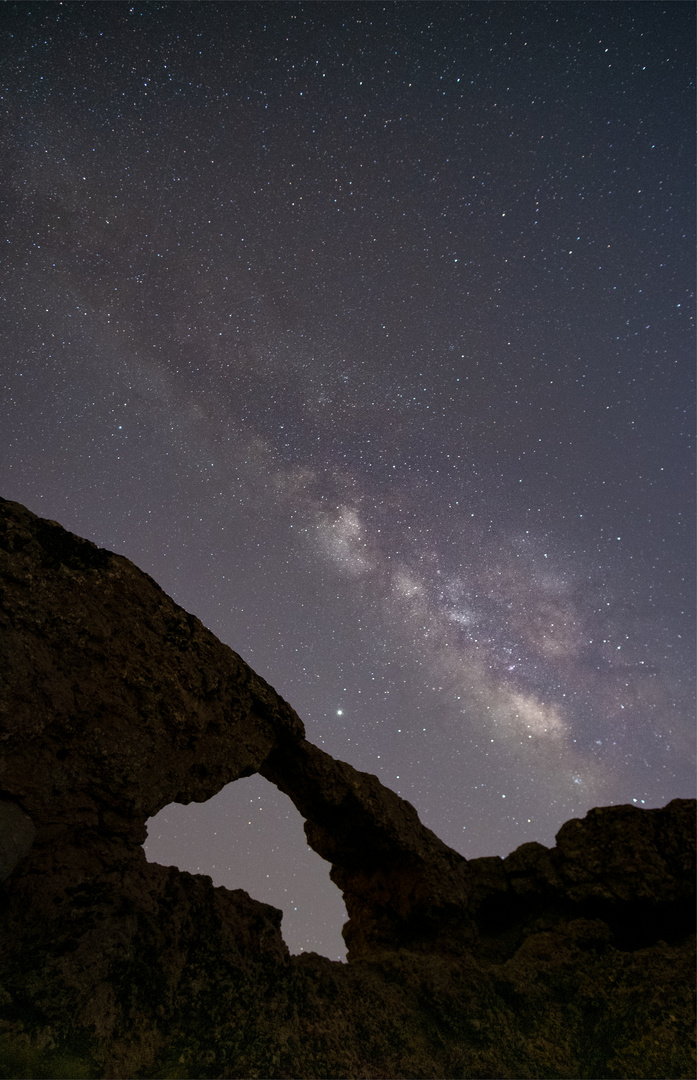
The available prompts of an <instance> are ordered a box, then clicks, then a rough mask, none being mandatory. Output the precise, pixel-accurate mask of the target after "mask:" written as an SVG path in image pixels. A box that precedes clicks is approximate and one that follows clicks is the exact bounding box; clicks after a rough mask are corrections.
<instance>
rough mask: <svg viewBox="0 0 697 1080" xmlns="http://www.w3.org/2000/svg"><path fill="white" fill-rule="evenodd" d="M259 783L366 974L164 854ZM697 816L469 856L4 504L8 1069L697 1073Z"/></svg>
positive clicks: (272, 697) (160, 598)
mask: <svg viewBox="0 0 697 1080" xmlns="http://www.w3.org/2000/svg"><path fill="white" fill-rule="evenodd" d="M255 773H259V774H260V775H261V776H263V777H265V778H266V779H267V780H269V781H271V782H272V783H273V784H275V785H276V786H277V787H278V788H279V789H280V790H281V791H283V792H284V793H285V794H287V795H288V796H289V797H290V799H291V800H292V801H293V803H294V804H295V806H296V807H297V809H298V811H299V812H300V814H301V815H302V817H303V818H304V820H305V823H306V824H305V831H306V835H307V838H308V843H309V844H310V846H311V847H312V848H313V849H314V850H315V851H316V852H317V853H318V854H319V855H321V856H322V858H324V859H325V860H327V862H329V863H330V865H331V877H332V880H333V881H334V882H335V884H336V885H337V886H338V887H339V888H340V890H341V891H342V893H343V896H344V900H345V903H346V908H347V912H348V915H349V919H348V922H347V924H346V927H345V930H344V937H345V940H346V943H347V946H348V960H349V963H348V964H347V965H340V964H334V963H332V962H331V961H329V960H327V959H325V958H324V957H319V956H313V955H308V956H302V957H290V956H289V953H288V949H287V947H286V945H285V943H284V941H283V939H282V936H281V933H280V921H281V912H280V911H278V910H277V909H276V908H274V907H272V906H270V905H268V904H263V903H259V902H258V901H255V900H252V899H250V897H249V896H248V895H247V894H246V893H245V892H243V891H242V890H227V889H222V888H214V887H213V886H212V885H211V883H210V881H209V879H207V878H205V877H201V876H193V875H191V874H187V873H184V872H180V871H178V870H176V869H174V868H171V867H163V866H157V865H155V864H152V863H148V862H147V861H146V858H145V854H144V851H143V848H142V843H143V841H144V839H145V831H146V830H145V822H146V820H147V819H148V818H150V817H152V816H154V815H155V814H157V812H158V811H159V810H160V809H162V807H164V806H166V805H168V804H169V803H171V802H184V803H186V802H191V801H204V800H207V799H209V798H210V797H211V796H212V795H214V794H215V793H216V792H218V791H220V790H221V788H223V787H224V786H225V785H226V784H228V783H230V782H232V781H234V780H237V779H239V778H240V777H247V776H251V775H254V774H255ZM694 814H695V808H694V800H687V799H674V800H673V801H672V802H671V803H669V804H668V805H667V806H665V807H663V808H660V809H658V808H657V809H650V810H640V809H638V808H637V807H634V806H617V807H605V808H598V809H595V810H591V811H590V812H589V813H588V814H587V815H586V817H585V818H584V819H583V820H582V821H581V820H573V821H569V822H567V823H566V824H565V825H564V826H562V828H561V830H560V831H559V833H558V834H557V845H556V847H555V848H552V849H547V848H545V847H542V845H540V844H534V843H533V844H525V845H523V846H522V847H521V848H519V849H518V850H517V851H515V852H513V853H512V854H511V855H509V856H508V857H507V858H506V859H503V860H502V859H499V858H484V859H475V860H472V861H470V862H468V861H467V860H465V859H464V858H463V857H462V856H460V855H459V854H458V853H457V852H455V851H453V850H452V849H451V848H449V847H448V846H447V845H446V844H444V843H442V841H440V840H439V839H438V837H437V836H435V835H434V833H432V832H431V831H430V830H429V829H426V828H425V827H424V826H423V825H422V824H421V822H420V821H419V818H418V816H417V814H416V811H415V810H414V808H413V807H412V806H411V805H410V804H409V803H408V802H406V801H405V800H403V799H401V798H400V797H399V796H398V795H396V794H395V793H394V792H392V791H390V790H389V789H387V788H385V787H384V786H383V785H382V784H381V783H380V782H379V780H378V779H377V778H376V777H375V776H371V775H369V774H367V773H361V772H359V771H358V770H356V769H354V768H353V767H352V766H351V765H348V764H346V763H345V762H341V761H336V760H334V759H333V758H331V757H330V756H329V755H328V754H326V753H325V752H324V751H322V750H320V749H319V748H318V747H316V746H313V745H312V744H311V743H310V742H308V741H307V739H306V738H305V732H304V728H303V725H302V722H301V721H300V719H299V717H298V716H297V715H296V713H295V712H294V711H293V709H292V708H291V707H290V705H288V703H287V702H285V701H284V700H283V699H282V698H281V697H280V696H279V695H278V694H277V693H276V692H275V691H274V690H273V688H272V687H270V686H269V685H268V684H267V683H266V682H265V681H264V680H263V679H261V678H260V677H259V676H258V675H256V674H255V673H254V672H253V671H252V670H251V668H249V667H248V666H247V665H246V664H245V663H244V661H243V660H242V659H241V658H240V657H239V656H238V655H237V654H236V653H234V652H233V651H232V650H231V649H228V648H227V647H226V646H224V645H222V644H221V643H220V642H219V641H218V640H217V639H216V638H215V637H214V636H213V634H211V633H210V632H209V631H208V630H206V629H205V628H204V627H203V626H202V625H201V623H200V622H199V621H198V620H197V619H196V618H194V616H192V615H188V614H187V613H186V612H185V611H183V610H182V609H181V608H179V607H178V606H177V605H176V604H175V603H174V602H173V601H172V600H171V599H170V598H169V597H167V596H166V595H165V593H164V592H163V591H162V590H161V589H160V588H159V587H158V586H157V585H156V583H155V582H154V581H152V579H151V578H149V577H148V576H147V575H146V574H143V573H142V572H141V571H140V570H138V569H137V568H136V567H135V566H133V564H132V563H130V562H128V560H126V559H124V558H122V557H120V556H118V555H114V554H111V553H110V552H107V551H103V550H101V549H99V548H97V547H95V546H94V545H93V544H91V543H89V542H88V541H86V540H82V539H80V538H79V537H75V536H72V535H71V534H70V533H67V532H66V531H65V530H64V529H62V528H61V526H60V525H58V524H56V523H55V522H51V521H44V520H42V519H40V518H38V517H36V516H35V515H34V514H32V513H31V512H30V511H28V510H26V509H25V508H24V507H22V506H19V505H18V504H17V503H10V502H6V501H4V500H0V834H1V835H0V841H2V842H0V868H1V869H2V871H3V873H4V874H5V879H4V881H0V1019H2V1024H3V1027H2V1030H0V1066H2V1068H4V1069H5V1072H6V1073H7V1075H19V1073H18V1071H16V1070H15V1071H13V1069H12V1068H11V1067H10V1066H8V1067H5V1065H3V1063H2V1058H3V1055H4V1054H5V1052H6V1051H7V1052H8V1053H10V1052H11V1053H13V1054H15V1058H13V1059H12V1060H19V1059H18V1058H17V1055H19V1058H21V1060H23V1061H29V1057H27V1055H28V1054H29V1053H30V1051H31V1053H33V1054H34V1055H35V1056H34V1058H33V1059H32V1060H33V1061H34V1062H35V1068H34V1067H33V1066H32V1068H33V1069H34V1071H33V1072H31V1073H27V1072H26V1069H25V1075H57V1074H58V1075H67V1073H68V1072H69V1073H70V1074H71V1075H77V1070H76V1069H73V1068H72V1066H71V1067H70V1068H68V1067H67V1066H66V1060H67V1059H65V1057H64V1058H62V1059H61V1060H58V1058H56V1054H59V1051H60V1053H63V1049H66V1052H67V1051H70V1053H71V1054H73V1052H74V1053H77V1054H78V1056H79V1057H80V1061H81V1062H83V1064H84V1068H83V1066H82V1065H81V1070H82V1071H81V1075H101V1076H108V1077H119V1076H140V1075H143V1076H146V1075H167V1076H170V1075H188V1074H190V1075H194V1076H199V1077H202V1076H210V1077H220V1076H249V1075H262V1076H269V1077H271V1076H275V1077H282V1076H288V1075H296V1076H308V1077H310V1076H327V1075H333V1076H346V1077H350V1076H366V1075H379V1076H385V1077H397V1076H403V1075H429V1076H441V1075H448V1076H452V1075H462V1076H504V1075H531V1076H533V1075H552V1074H554V1075H562V1074H563V1075H566V1076H599V1075H645V1076H659V1075H670V1076H676V1077H677V1076H692V1075H694V1062H693V1061H692V1059H691V1057H690V1053H689V1050H688V1049H686V1048H687V1047H688V1046H689V1043H690V1038H691V1034H692V1031H693V1021H694V1012H693V1006H692V1003H691V1002H692V991H693V988H694V979H693V975H694V957H693V950H694V872H695V871H694ZM691 935H692V936H691ZM629 991H631V992H629ZM667 1017H668V1018H669V1021H668V1020H667V1019H666V1018H667ZM647 1032H649V1033H650V1037H648V1038H647V1035H646V1033H647ZM501 1033H505V1036H502V1034H501ZM61 1048H62V1049H61ZM71 1048H72V1049H71ZM49 1051H50V1053H49ZM37 1054H38V1055H39V1057H36V1055H37ZM46 1054H49V1057H48V1058H47V1057H46ZM51 1054H53V1057H51ZM22 1055H24V1057H22ZM42 1055H43V1056H42ZM49 1059H50V1060H49ZM8 1060H10V1059H9V1058H8ZM70 1060H71V1061H72V1060H73V1058H71V1059H70ZM23 1068H24V1066H23ZM26 1068H29V1065H27V1066H26Z"/></svg>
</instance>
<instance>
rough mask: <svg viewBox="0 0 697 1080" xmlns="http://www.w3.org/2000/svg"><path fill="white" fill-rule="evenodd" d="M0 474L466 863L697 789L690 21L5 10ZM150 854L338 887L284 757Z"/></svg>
mask: <svg viewBox="0 0 697 1080" xmlns="http://www.w3.org/2000/svg"><path fill="white" fill-rule="evenodd" d="M0 30H1V31H2V43H3V44H2V48H3V56H4V59H3V66H2V69H3V72H4V75H3V78H4V80H5V84H4V88H3V99H4V106H5V112H6V116H7V117H8V118H9V122H6V124H5V125H4V134H3V135H2V149H3V170H4V174H5V177H6V180H5V185H4V193H5V198H6V203H8V204H9V213H8V215H7V217H8V223H9V224H8V228H7V233H6V237H5V240H6V243H5V244H4V247H5V252H4V256H5V261H4V270H3V289H2V310H3V324H2V335H3V352H2V399H1V402H2V421H1V423H2V429H1V433H0V434H1V439H2V458H1V460H0V475H1V479H2V487H1V491H2V495H3V496H4V497H6V498H11V499H16V500H18V501H20V502H22V503H25V504H26V505H28V506H29V507H30V509H32V510H33V511H35V512H36V513H39V514H41V515H43V516H46V517H50V518H54V519H56V520H58V521H60V522H61V524H63V525H65V526H66V527H67V528H69V529H71V530H73V531H74V532H77V533H79V534H80V535H83V536H87V537H89V538H90V539H92V540H94V541H95V542H96V543H98V544H100V545H103V546H106V547H108V548H110V549H113V550H115V551H118V552H121V553H122V554H124V555H126V556H128V557H129V558H130V559H132V560H133V561H134V562H135V563H136V564H137V565H138V566H140V567H142V568H143V569H144V570H146V571H147V572H148V573H150V574H151V575H152V576H153V577H154V578H155V579H156V580H157V581H158V582H159V583H160V584H161V585H162V586H163V587H164V588H165V589H166V591H167V592H168V593H170V595H172V596H173V597H174V599H175V600H176V601H177V602H178V603H180V604H182V605H183V606H184V607H185V608H187V609H188V610H190V611H192V612H194V613H195V614H196V615H198V616H199V617H200V618H201V619H202V621H203V622H204V623H205V624H206V625H207V626H208V627H210V628H211V629H212V630H213V631H214V632H215V633H216V634H217V635H218V636H219V637H220V638H221V639H222V640H223V641H225V642H226V643H227V644H229V645H230V646H231V647H232V648H234V649H235V650H236V651H237V652H239V653H240V654H241V655H242V656H243V657H244V658H245V659H246V660H247V661H248V662H249V663H250V664H251V665H252V667H254V668H255V670H256V671H258V672H259V674H260V675H262V676H263V677H264V678H266V679H267V680H268V681H269V682H270V683H272V685H273V686H274V687H275V688H276V689H277V690H278V691H279V692H280V693H281V694H282V695H283V696H284V697H285V698H287V699H288V700H289V701H290V702H291V704H292V705H293V706H294V707H295V708H296V709H297V711H298V712H299V714H300V715H301V717H302V718H303V720H304V721H305V723H306V726H307V732H308V737H309V738H310V739H311V740H312V741H314V742H316V743H317V744H318V745H320V746H322V747H324V748H325V749H326V750H328V751H329V752H330V753H332V754H334V755H335V756H336V757H339V758H341V759H344V760H347V761H349V762H351V764H353V765H355V766H356V767H357V768H359V769H364V770H366V771H369V772H372V773H375V774H377V775H378V776H379V777H380V779H381V780H382V781H383V782H384V783H385V784H387V785H388V786H390V787H391V788H393V789H394V790H396V791H398V792H399V793H400V794H401V795H402V796H403V797H405V798H407V799H408V800H409V801H410V802H412V803H413V804H414V805H415V806H416V808H417V810H418V812H419V814H420V816H421V818H422V820H423V821H424V822H425V824H427V825H428V826H429V827H430V828H432V829H433V830H434V831H435V832H436V833H437V834H438V835H439V836H441V837H442V838H443V839H444V840H445V841H446V842H447V843H449V844H451V845H452V846H453V847H455V848H457V849H458V850H459V851H461V852H462V853H463V854H464V855H466V856H468V857H475V856H480V855H491V854H506V853H508V852H509V851H511V850H512V849H513V848H515V847H517V846H518V845H519V844H521V843H523V842H525V841H528V840H538V841H541V842H542V843H545V844H552V843H553V842H554V834H555V832H556V831H557V829H558V828H559V826H560V825H561V824H562V823H563V822H564V821H565V820H567V819H568V818H569V817H572V816H578V815H583V814H584V813H585V812H586V811H587V810H588V809H589V808H590V807H591V806H594V805H608V804H612V803H615V804H617V803H623V802H633V803H636V804H637V805H642V806H660V805H664V804H665V803H666V802H667V801H668V800H669V799H671V798H673V797H675V796H689V795H691V794H692V793H693V769H694V737H693V717H694V679H693V675H694V661H693V656H694V602H693V558H692V551H693V542H694V530H693V512H694V503H693V456H692V455H693V438H692V436H693V427H694V424H693V418H694V405H693V401H694V380H693V361H692V358H693V348H694V343H693V327H694V295H693V288H692V286H693V281H694V249H695V236H694V210H693V208H694V185H693V171H694V170H693V162H694V138H693V133H694V130H695V122H694V121H695V117H694V85H693V72H694V64H693V55H692V52H693V50H692V41H693V38H694V11H693V8H692V6H691V5H687V4H666V5H662V4H632V3H622V4H576V3H564V4H554V3H552V4H544V3H542V4H537V3H526V4H498V3H493V4H487V3H484V4H480V3H478V4H468V3H454V4H440V3H428V4H421V3H401V4H399V3H398V4H396V5H392V4H390V5H383V4H380V3H371V4H364V3H354V4H334V3H324V4H296V3H287V4H273V3H272V4H266V3H254V4H247V3H240V4H208V3H198V4H195V5H181V4H160V3H148V4H142V3H141V4H135V5H133V6H132V7H131V6H129V5H128V4H112V3H103V4H96V5H95V4H87V5H83V4H80V3H73V4H63V5H59V4H18V5H15V4H6V5H4V7H3V12H2V20H1V22H0ZM146 850H147V853H148V856H149V858H151V859H154V860H156V861H160V862H167V863H169V862H172V863H175V864H177V865H179V866H181V867H182V868H184V869H190V870H194V871H195V870H200V871H201V872H203V873H209V874H211V875H212V876H213V878H214V881H215V882H216V884H225V885H228V886H229V887H244V888H247V889H248V891H249V892H250V893H251V894H252V895H253V896H256V897H257V898H258V899H262V900H267V901H269V902H271V903H275V904H276V905H277V906H280V907H282V908H283V909H284V912H285V916H284V924H283V928H284V934H285V936H286V940H287V941H288V942H289V945H290V947H291V949H292V950H293V951H300V950H302V949H308V948H314V949H317V950H318V951H321V952H325V953H326V954H327V955H330V956H340V955H343V945H342V943H341V939H340V937H339V927H340V924H341V921H342V918H343V917H345V916H344V915H343V908H342V903H341V899H340V896H339V893H338V892H337V890H336V889H335V888H334V886H333V885H331V883H330V882H329V879H328V876H327V865H326V864H324V863H323V862H322V861H321V860H320V859H319V858H318V857H317V856H315V855H314V853H312V852H310V851H309V850H308V848H307V846H306V844H305V842H304V837H303V834H302V821H301V819H300V817H299V816H298V814H297V812H296V811H295V810H294V808H293V807H292V805H291V804H290V802H289V801H288V800H287V799H286V797H285V796H283V795H281V794H280V793H279V792H277V791H276V790H275V789H273V788H272V787H271V786H270V785H268V784H267V783H266V782H265V781H263V780H261V778H259V777H254V778H251V779H248V780H244V781H239V782H238V783H237V784H235V785H233V786H231V787H229V788H226V789H225V790H224V791H223V792H222V793H221V794H220V795H218V796H216V798H215V799H213V800H211V801H210V802H209V803H207V804H204V805H202V806H196V807H186V808H185V807H179V806H174V807H171V808H168V809H166V810H164V811H163V812H162V813H161V814H160V815H159V816H158V818H156V819H154V820H153V821H152V822H151V823H150V839H149V841H148V843H147V845H146Z"/></svg>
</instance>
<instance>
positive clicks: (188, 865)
mask: <svg viewBox="0 0 697 1080" xmlns="http://www.w3.org/2000/svg"><path fill="white" fill-rule="evenodd" d="M147 829H148V838H147V840H146V841H145V843H144V844H143V848H144V850H145V855H146V858H147V859H148V862H154V863H160V864H161V865H163V866H176V867H177V869H179V870H186V871H188V872H189V873H190V874H208V875H209V876H210V877H211V878H212V879H213V884H214V885H222V886H224V887H225V888H227V889H244V890H245V891H246V892H248V893H249V895H250V896H251V897H253V899H255V900H261V901H263V903H266V904H273V906H274V907H277V908H280V909H281V910H282V911H283V922H282V924H281V932H282V934H283V938H284V941H285V942H286V944H287V946H288V948H289V949H290V951H291V953H294V954H296V955H297V954H299V953H302V952H316V953H320V954H321V955H322V956H326V957H328V958H329V959H330V960H341V961H345V960H346V945H345V944H344V940H343V938H342V936H341V927H342V926H343V924H344V923H345V922H346V920H347V918H348V916H347V914H346V907H345V905H344V901H343V898H342V896H341V893H340V892H339V890H338V889H337V887H336V885H334V883H333V882H332V881H331V879H330V877H329V863H327V862H325V861H324V859H322V858H320V856H319V855H318V854H317V853H316V852H314V851H313V850H312V849H311V848H310V847H308V844H307V840H306V839H305V833H304V830H303V819H302V817H301V815H300V814H299V813H298V811H297V809H296V808H295V806H294V805H293V803H292V802H291V800H290V799H289V798H288V796H287V795H285V794H284V793H283V792H282V791H279V790H278V788H277V787H275V786H274V785H273V784H271V783H270V782H269V781H268V780H265V779H264V777H263V776H260V775H259V774H258V773H256V774H255V775H254V776H250V777H246V778H243V779H239V780H235V781H233V783H230V784H227V785H226V786H225V787H224V788H223V789H222V790H221V791H219V792H218V794H217V795H214V796H213V797H212V798H211V799H208V800H207V801H206V802H202V803H196V802H192V803H188V804H186V805H183V804H182V803H170V804H169V805H168V806H165V807H164V808H163V809H162V810H160V812H159V813H158V814H156V815H155V816H154V817H152V818H149V819H148V821H147Z"/></svg>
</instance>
